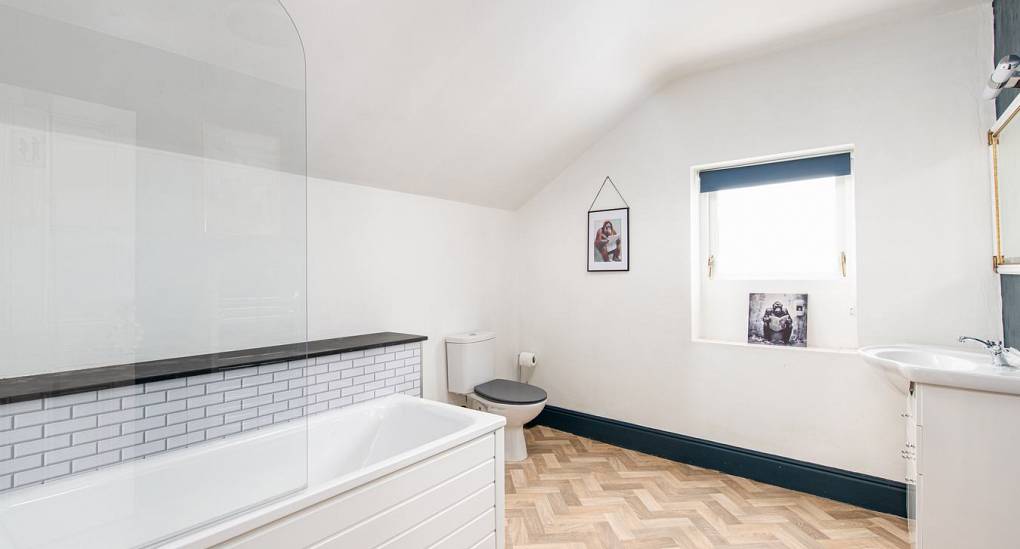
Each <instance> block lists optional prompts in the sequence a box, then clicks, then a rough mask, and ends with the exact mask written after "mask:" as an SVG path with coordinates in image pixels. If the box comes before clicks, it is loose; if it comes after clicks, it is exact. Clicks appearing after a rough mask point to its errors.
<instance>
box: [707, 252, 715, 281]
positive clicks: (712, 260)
mask: <svg viewBox="0 0 1020 549" xmlns="http://www.w3.org/2000/svg"><path fill="white" fill-rule="evenodd" d="M714 270H715V256H714V255H710V256H708V278H712V271H714Z"/></svg>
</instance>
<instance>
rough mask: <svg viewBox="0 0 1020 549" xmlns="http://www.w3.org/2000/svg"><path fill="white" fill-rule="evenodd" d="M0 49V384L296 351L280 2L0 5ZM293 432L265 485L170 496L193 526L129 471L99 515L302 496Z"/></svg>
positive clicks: (288, 70)
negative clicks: (202, 497) (157, 501)
mask: <svg viewBox="0 0 1020 549" xmlns="http://www.w3.org/2000/svg"><path fill="white" fill-rule="evenodd" d="M0 44H2V50H3V51H4V52H5V53H4V54H3V55H2V56H0V382H3V381H5V380H8V381H9V380H10V379H11V378H19V377H24V376H37V375H43V374H52V373H58V372H70V371H75V370H81V369H85V368H95V367H103V366H112V365H128V366H127V367H128V368H130V365H132V364H136V363H140V362H145V361H153V360H161V359H174V358H179V357H196V356H202V355H210V354H215V353H222V352H224V351H237V350H245V349H255V348H264V347H268V346H273V345H280V344H301V345H304V343H305V342H306V336H307V329H306V283H305V280H306V277H305V270H306V260H305V255H306V242H305V229H306V219H305V216H306V212H305V210H306V200H305V198H306V196H305V193H306V178H305V170H306V167H305V159H306V155H305V146H306V143H305V63H304V53H303V50H302V46H301V42H300V39H299V37H298V34H297V32H296V30H295V28H294V26H293V24H292V22H291V20H290V17H289V16H288V14H287V13H286V11H285V10H284V9H283V7H282V6H281V5H280V3H279V2H278V1H277V0H0ZM209 360H213V359H212V358H210V359H209ZM169 385H175V386H182V387H190V386H192V383H191V382H190V381H188V382H171V383H169ZM169 385H168V386H169ZM128 387H130V385H128ZM145 387H146V388H145V389H140V388H139V389H137V391H144V392H148V389H149V385H146V386H145ZM124 390H125V391H126V392H125V393H124V394H131V391H132V390H131V389H124ZM137 391H136V392H137ZM189 394H190V393H189ZM107 396H109V395H107ZM135 396H136V397H137V394H136V395H135ZM100 397H102V394H100ZM193 404H194V406H193ZM112 405H113V404H111V406H112ZM200 405H201V403H200V402H198V401H194V402H192V401H188V402H187V409H186V411H189V412H190V413H191V414H192V415H193V416H194V418H198V419H201V417H204V416H207V415H209V414H212V413H213V411H212V410H205V409H203V410H198V409H197V407H199V406H200ZM117 406H118V407H119V408H118V409H119V410H120V411H122V412H125V413H127V407H128V404H127V401H124V402H121V403H119V404H117ZM171 408H173V407H170V406H168V407H167V409H166V410H156V409H152V410H150V409H149V408H145V409H144V411H142V409H141V408H139V409H137V410H135V412H134V413H137V415H138V417H136V418H135V419H138V420H144V419H147V418H149V417H150V416H153V415H156V414H159V413H169V411H170V409H171ZM227 408H229V406H224V407H223V409H222V410H218V411H219V412H221V413H222V412H223V411H224V410H226V409H227ZM235 411H236V410H235ZM178 419H180V418H178ZM187 419H193V418H187ZM97 421H98V423H97V425H96V426H97V427H102V426H103V425H102V424H103V420H102V418H100V419H98V420H97ZM303 421H304V420H303V419H299V420H297V422H298V424H300V423H301V422H303ZM157 422H158V421H157ZM292 424H293V422H292ZM124 425H126V424H124ZM163 425H164V426H165V427H167V428H170V427H171V426H172V425H171V423H170V420H168V419H166V418H164V420H163ZM195 425H196V427H195V428H194V429H193V428H192V426H191V425H190V424H189V425H188V426H187V427H185V428H184V430H183V431H182V432H183V433H186V434H190V433H194V432H197V431H199V430H201V428H202V427H203V426H201V425H198V424H195ZM121 429H123V430H127V429H128V427H124V426H123V425H122V427H121ZM172 430H173V431H174V432H175V433H176V432H178V431H181V429H180V428H174V429H172ZM133 432H134V431H129V432H123V431H121V432H118V433H117V435H119V436H122V437H127V436H128V435H131V434H132V433H133ZM216 434H217V435H219V434H222V433H216ZM107 435H110V433H107ZM43 436H45V435H43ZM158 436H160V435H153V440H154V441H158V440H159V439H158ZM148 437H149V435H148V433H146V435H145V436H140V435H139V436H138V437H137V440H136V441H135V442H137V444H136V446H142V445H144V444H146V443H148V442H149V438H148ZM305 437H306V434H298V435H294V434H293V433H292V435H291V436H290V438H288V439H287V444H288V445H290V446H289V447H288V448H285V449H283V450H282V451H281V452H280V453H279V456H278V458H277V459H276V460H275V461H274V463H273V464H272V466H273V470H275V471H277V472H279V473H280V474H279V478H277V479H276V481H274V482H270V483H269V484H268V485H266V486H269V487H271V488H265V487H261V488H260V487H259V486H256V484H258V483H257V482H253V481H254V480H256V479H248V481H249V482H247V483H245V482H243V481H241V480H236V481H232V482H233V483H234V484H233V485H227V486H222V487H220V488H221V489H222V490H223V493H224V494H231V495H232V497H229V498H221V501H218V502H212V503H209V502H199V501H195V502H190V503H189V502H187V501H186V500H185V501H183V502H181V503H182V504H183V505H185V506H192V505H191V503H193V504H194V505H193V506H192V507H194V508H196V509H198V508H201V509H204V511H202V512H201V513H200V514H195V513H192V514H187V513H185V515H187V516H186V517H185V518H184V519H179V520H178V519H174V518H172V517H170V518H168V517H166V516H165V515H164V516H163V517H162V518H157V517H155V516H152V515H153V514H154V513H157V511H158V510H155V509H152V508H148V507H147V506H148V505H150V504H151V500H152V499H153V498H154V496H156V494H152V493H148V492H146V491H147V490H150V489H151V483H142V482H140V481H134V482H132V481H130V479H129V480H127V481H125V480H124V478H121V479H120V480H119V481H118V482H120V484H118V485H117V486H116V488H117V490H119V491H116V492H111V493H115V494H116V495H115V496H113V495H111V496H110V497H115V498H117V499H116V501H113V502H106V505H107V509H108V510H109V511H110V512H111V513H113V514H115V515H117V516H118V517H119V518H118V520H120V519H123V520H124V522H123V524H129V523H134V524H138V525H140V524H147V523H148V522H147V521H150V520H153V521H155V520H158V521H159V522H160V523H161V527H160V528H157V529H155V530H152V532H153V535H155V536H157V537H161V536H169V535H174V534H176V533H179V532H180V531H182V530H187V529H189V528H194V527H195V526H197V525H198V524H201V523H205V522H209V521H214V520H217V519H218V518H221V517H222V516H224V515H228V514H231V513H235V512H237V511H239V510H240V509H243V508H246V507H250V506H255V505H258V504H260V503H264V502H265V501H267V500H270V499H273V498H275V497H278V496H280V495H282V494H284V493H288V492H291V491H294V490H299V489H301V488H302V487H303V486H305V483H306V480H307V459H306V453H307V439H306V438H305ZM85 439H86V438H83V439H82V440H85ZM74 440H78V439H74ZM178 442H181V440H180V439H178ZM185 442H193V443H194V444H183V445H181V448H182V449H183V448H186V447H187V446H191V447H195V445H196V444H208V442H207V441H206V442H203V441H202V437H199V436H198V435H195V436H194V437H193V438H192V439H188V440H185ZM53 443H54V444H58V443H60V441H54V442H53ZM44 444H45V443H44ZM68 444H74V442H70V439H69V442H68ZM99 449H100V450H101V449H102V447H100V448H99ZM87 450H91V451H93V452H94V454H96V455H98V454H102V452H99V451H97V450H95V449H94V448H92V447H89V448H87ZM83 451H84V450H83ZM118 451H119V452H122V453H121V454H118V457H119V458H120V459H121V461H122V463H121V464H120V465H116V466H115V467H120V468H121V469H120V470H121V471H133V470H134V471H139V472H140V471H142V470H143V465H142V464H143V463H144V462H145V461H146V460H145V459H128V458H134V457H137V455H140V454H133V455H132V456H128V455H127V454H126V453H123V451H121V450H118ZM174 451H177V450H173V449H171V447H170V446H168V445H166V444H164V445H163V446H162V447H161V449H160V452H161V453H162V454H161V455H164V454H169V453H171V452H174ZM132 452H136V453H137V452H141V453H143V454H144V453H145V452H146V450H132ZM243 466H244V465H243V464H238V467H243ZM75 469H77V468H75ZM67 471H68V473H67V474H66V475H65V476H64V477H61V478H69V477H74V476H75V475H76V474H77V473H76V471H72V470H71V469H67ZM84 474H87V473H84ZM139 474H141V473H139ZM129 477H130V475H129ZM61 478H55V479H53V480H52V482H57V481H59V480H61ZM97 478H99V477H97ZM0 480H2V479H0ZM207 481H208V479H203V478H201V475H199V476H198V477H197V478H193V479H180V482H181V483H182V484H183V483H188V482H207ZM47 482H51V481H50V480H47ZM104 482H105V480H104ZM0 484H2V483H0ZM242 484H243V485H242ZM0 488H4V486H0ZM168 489H169V488H168ZM16 490H18V487H17V486H14V490H13V491H16ZM7 492H12V490H7ZM3 493H4V492H3V491H0V496H2V495H3ZM207 503H208V505H207ZM110 504H112V505H110ZM203 505H204V506H205V507H203ZM115 518H116V517H115ZM52 519H53V521H54V522H55V523H59V522H60V517H59V516H54V517H52ZM104 520H105V519H104ZM111 520H113V519H111ZM174 520H178V522H174ZM118 524H121V523H119V522H115V521H114V522H111V523H110V524H109V525H107V528H117V527H118V526H117V525H118ZM57 530H59V528H57ZM54 535H55V536H56V535H58V534H56V533H55V534H54ZM59 535H64V536H71V535H75V534H74V532H63V533H61V534H59ZM81 535H87V534H86V533H82V534H81ZM138 535H142V536H144V535H146V534H144V533H143V534H138ZM122 541H123V542H124V543H125V544H137V543H139V542H140V543H141V544H145V543H151V542H153V541H156V540H155V539H141V538H138V537H131V535H129V534H127V533H125V534H124V538H123V540H122Z"/></svg>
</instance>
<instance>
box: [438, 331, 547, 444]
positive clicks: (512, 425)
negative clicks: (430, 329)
mask: <svg viewBox="0 0 1020 549" xmlns="http://www.w3.org/2000/svg"><path fill="white" fill-rule="evenodd" d="M495 372H496V334H495V332H481V331H478V332H466V333H462V334H455V335H451V336H448V337H447V338H446V379H447V382H448V384H449V391H450V392H451V393H456V394H459V395H464V396H465V397H466V398H467V404H468V406H469V407H471V408H474V409H475V410H481V411H483V412H489V413H490V414H497V415H501V416H503V417H505V418H506V427H505V429H504V438H505V444H504V447H505V449H506V460H507V461H521V460H523V459H526V458H527V457H528V448H527V446H526V445H525V443H524V424H525V423H527V422H529V421H531V420H533V419H535V417H537V416H538V414H539V412H541V411H542V408H545V401H546V397H547V395H546V392H545V391H543V390H542V389H541V388H539V387H535V386H534V385H528V384H527V383H521V382H518V381H511V380H509V379H493V377H494V376H495Z"/></svg>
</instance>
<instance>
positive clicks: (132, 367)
mask: <svg viewBox="0 0 1020 549" xmlns="http://www.w3.org/2000/svg"><path fill="white" fill-rule="evenodd" d="M426 339H428V338H427V337H425V336H422V335H413V334H400V333H395V332H378V333H374V334H364V335H356V336H348V337H337V338H333V339H320V340H318V341H309V342H307V343H291V344H287V345H274V346H272V347H261V348H258V349H241V350H237V351H226V352H222V353H213V354H208V355H196V356H187V357H181V358H166V359H162V360H151V361H148V362H137V363H134V364H117V365H114V366H99V367H96V368H87V369H84V370H69V371H66V372H56V373H52V374H38V375H33V376H23V377H12V378H7V379H0V404H9V403H12V402H20V401H23V400H33V399H37V398H43V397H52V396H59V395H67V394H71V393H79V392H82V391H95V390H97V389H109V388H112V387H122V386H125V385H136V384H138V383H146V382H150V381H161V380H164V379H171V378H175V377H183V376H192V375H198V374H208V373H212V372H219V371H223V370H231V369H234V368H244V367H248V366H258V365H260V364H270V363H273V362H283V361H287V360H297V359H299V358H306V357H317V356H323V355H332V354H336V353H348V352H352V351H363V350H365V349H374V348H376V347H386V346H389V345H400V344H403V343H415V342H418V341H425V340H426Z"/></svg>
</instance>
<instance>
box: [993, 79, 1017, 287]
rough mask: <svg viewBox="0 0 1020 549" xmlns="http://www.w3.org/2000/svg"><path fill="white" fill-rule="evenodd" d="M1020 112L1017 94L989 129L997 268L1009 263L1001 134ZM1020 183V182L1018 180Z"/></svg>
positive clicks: (995, 261) (994, 257) (995, 266)
mask: <svg viewBox="0 0 1020 549" xmlns="http://www.w3.org/2000/svg"><path fill="white" fill-rule="evenodd" d="M1018 113H1020V96H1017V97H1015V98H1014V99H1013V101H1012V102H1011V103H1010V104H1009V107H1007V108H1006V110H1005V112H1003V113H1002V115H1001V116H999V118H998V119H997V120H996V121H995V124H994V125H993V126H992V129H990V130H988V147H989V148H990V149H991V155H992V200H993V201H994V205H995V213H994V215H995V255H994V256H993V257H992V267H993V268H994V269H996V270H998V268H999V267H1000V266H1002V265H1007V264H1008V263H1006V256H1005V255H1003V253H1002V217H1001V216H1002V212H1001V209H1000V204H999V136H1000V135H1002V132H1003V131H1005V130H1006V128H1007V127H1008V126H1009V123H1010V122H1012V121H1013V119H1014V118H1016V116H1017V114H1018ZM1018 184H1020V182H1018Z"/></svg>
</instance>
